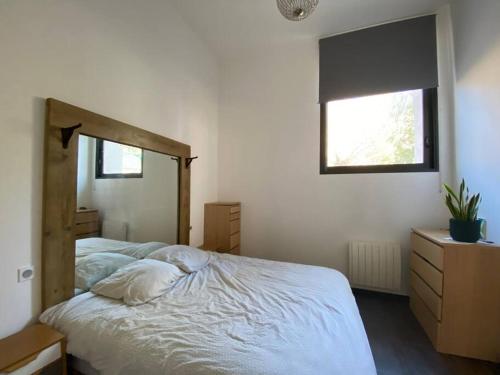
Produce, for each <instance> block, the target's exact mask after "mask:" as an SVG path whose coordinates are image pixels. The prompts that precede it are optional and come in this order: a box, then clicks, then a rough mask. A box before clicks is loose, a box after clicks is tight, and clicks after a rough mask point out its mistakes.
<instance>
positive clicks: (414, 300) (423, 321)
mask: <svg viewBox="0 0 500 375" xmlns="http://www.w3.org/2000/svg"><path fill="white" fill-rule="evenodd" d="M410 309H411V311H412V312H413V315H415V317H416V318H417V320H418V322H419V323H420V325H421V326H422V328H423V329H424V331H425V333H426V334H427V336H429V339H430V340H431V342H432V345H434V347H436V344H437V342H438V335H439V322H438V321H437V320H436V318H434V315H432V313H431V311H430V310H429V309H428V308H427V306H425V303H424V301H423V300H422V299H421V298H420V297H419V296H418V294H417V293H416V292H415V291H414V290H413V289H412V288H410Z"/></svg>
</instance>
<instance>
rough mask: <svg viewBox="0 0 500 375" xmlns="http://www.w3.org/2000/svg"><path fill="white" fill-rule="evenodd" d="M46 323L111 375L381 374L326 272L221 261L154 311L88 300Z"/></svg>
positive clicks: (51, 314)
mask: <svg viewBox="0 0 500 375" xmlns="http://www.w3.org/2000/svg"><path fill="white" fill-rule="evenodd" d="M40 320H41V321H42V322H43V323H46V324H49V325H51V326H53V327H55V328H56V329H58V330H60V331H61V332H63V333H64V334H65V335H66V337H67V352H68V353H70V354H72V355H73V356H75V357H76V358H77V359H78V360H82V361H85V362H86V363H88V364H89V365H90V366H91V368H92V369H95V370H97V371H98V372H100V373H102V374H179V375H182V374H189V375H197V374H233V375H250V374H252V375H257V374H276V375H278V374H279V375H285V374H286V375H289V374H302V375H307V374H349V375H356V374H360V375H361V374H362V375H370V374H376V370H375V366H374V362H373V357H372V354H371V350H370V346H369V343H368V340H367V337H366V333H365V330H364V327H363V323H362V321H361V318H360V315H359V311H358V308H357V306H356V303H355V300H354V297H353V295H352V292H351V289H350V287H349V284H348V282H347V280H346V279H345V277H344V276H343V275H342V274H341V273H339V272H337V271H335V270H332V269H328V268H322V267H315V266H306V265H299V264H291V263H282V262H274V261H268V260H262V259H255V258H247V257H239V256H233V255H229V254H217V253H211V259H210V262H209V264H208V265H207V266H206V267H204V268H203V269H201V270H199V271H198V272H194V273H191V274H189V275H186V276H185V277H183V278H182V279H180V280H179V282H177V283H176V284H175V285H174V286H173V287H172V288H171V289H170V290H169V291H168V292H167V293H165V294H164V295H162V296H161V297H159V298H156V299H154V300H152V301H150V302H149V303H146V304H143V305H139V306H128V305H126V304H124V303H123V302H121V301H118V300H115V299H110V298H106V297H102V296H98V295H96V294H93V293H92V292H87V293H83V294H81V295H78V296H76V297H73V298H71V299H70V300H68V301H65V302H62V303H60V304H58V305H55V306H53V307H51V308H49V309H48V310H46V311H45V312H44V313H43V314H42V315H41V317H40ZM88 368H90V367H88Z"/></svg>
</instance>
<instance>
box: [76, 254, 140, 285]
mask: <svg viewBox="0 0 500 375" xmlns="http://www.w3.org/2000/svg"><path fill="white" fill-rule="evenodd" d="M136 260H137V259H135V258H132V257H129V256H126V255H122V254H114V253H94V254H90V255H87V256H86V257H83V258H77V260H76V264H75V288H78V289H82V290H85V291H87V290H89V289H90V288H92V286H93V285H94V284H95V283H97V282H98V281H101V280H102V279H104V278H106V277H108V276H109V275H111V274H112V273H113V272H115V271H116V270H117V269H118V268H120V267H123V266H125V265H127V264H129V263H132V262H135V261H136Z"/></svg>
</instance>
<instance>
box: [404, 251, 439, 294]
mask: <svg viewBox="0 0 500 375" xmlns="http://www.w3.org/2000/svg"><path fill="white" fill-rule="evenodd" d="M410 268H411V269H412V270H413V271H414V272H415V273H416V274H417V275H418V276H420V278H421V279H422V280H423V281H424V282H425V283H426V284H427V285H429V286H430V287H431V288H432V289H433V290H434V292H436V293H437V294H438V295H440V296H442V295H443V274H442V273H441V271H439V270H437V269H436V268H434V267H433V266H432V265H431V264H429V263H428V262H426V261H425V260H424V259H423V258H422V257H420V256H419V255H418V254H417V253H415V252H414V251H413V252H412V253H411V259H410Z"/></svg>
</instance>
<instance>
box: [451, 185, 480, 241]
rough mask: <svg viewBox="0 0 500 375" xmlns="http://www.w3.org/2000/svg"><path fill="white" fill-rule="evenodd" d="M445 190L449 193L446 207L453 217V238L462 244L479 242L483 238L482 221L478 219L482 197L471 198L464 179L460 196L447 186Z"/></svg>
mask: <svg viewBox="0 0 500 375" xmlns="http://www.w3.org/2000/svg"><path fill="white" fill-rule="evenodd" d="M444 188H445V189H446V191H447V194H446V205H447V206H448V208H449V210H450V212H451V215H452V216H453V218H451V219H450V235H451V238H453V239H454V240H455V241H461V242H477V240H479V239H480V238H481V225H482V220H481V219H478V218H477V212H478V210H479V203H480V202H481V195H480V194H476V195H473V196H470V195H469V188H466V186H465V181H464V180H463V179H462V183H461V184H460V191H459V193H458V194H456V193H455V192H454V191H453V189H452V188H451V187H450V186H449V185H447V184H444Z"/></svg>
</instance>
